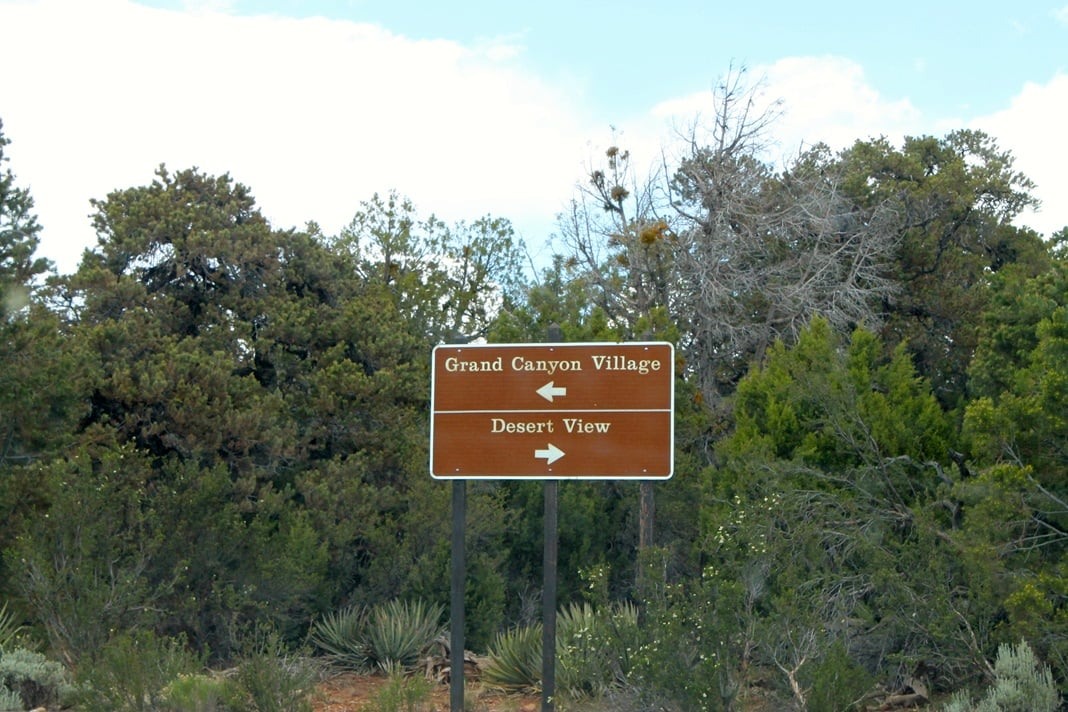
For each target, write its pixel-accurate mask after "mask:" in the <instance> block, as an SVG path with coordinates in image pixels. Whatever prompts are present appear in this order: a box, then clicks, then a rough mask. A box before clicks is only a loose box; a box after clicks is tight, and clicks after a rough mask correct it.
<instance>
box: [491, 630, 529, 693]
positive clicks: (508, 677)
mask: <svg viewBox="0 0 1068 712" xmlns="http://www.w3.org/2000/svg"><path fill="white" fill-rule="evenodd" d="M541 631H542V628H541V625H530V626H521V627H518V628H511V629H509V630H506V631H504V632H501V633H498V634H497V635H496V636H495V637H494V639H493V645H492V646H490V650H489V662H487V663H486V666H485V667H484V668H483V670H482V682H483V683H485V684H486V685H487V686H489V687H493V688H497V689H500V690H504V691H506V692H529V691H533V690H537V689H539V688H540V686H541V638H542V633H541Z"/></svg>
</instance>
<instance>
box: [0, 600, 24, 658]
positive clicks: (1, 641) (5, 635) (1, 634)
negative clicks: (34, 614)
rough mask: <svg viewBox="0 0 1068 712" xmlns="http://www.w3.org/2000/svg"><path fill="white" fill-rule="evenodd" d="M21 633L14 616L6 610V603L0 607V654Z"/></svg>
mask: <svg viewBox="0 0 1068 712" xmlns="http://www.w3.org/2000/svg"><path fill="white" fill-rule="evenodd" d="M20 631H22V626H21V625H19V624H18V622H16V620H15V614H13V613H11V612H9V611H8V610H7V603H4V605H2V606H0V652H3V651H4V650H6V649H7V647H8V646H9V645H11V643H12V642H13V641H14V640H15V636H16V635H18V634H19V632H20Z"/></svg>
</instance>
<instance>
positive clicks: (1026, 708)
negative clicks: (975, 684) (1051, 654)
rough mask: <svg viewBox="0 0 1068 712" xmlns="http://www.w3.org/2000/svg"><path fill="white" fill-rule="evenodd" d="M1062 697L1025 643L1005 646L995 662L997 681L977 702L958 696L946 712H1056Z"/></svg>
mask: <svg viewBox="0 0 1068 712" xmlns="http://www.w3.org/2000/svg"><path fill="white" fill-rule="evenodd" d="M1060 702H1061V697H1060V695H1059V694H1058V692H1057V687H1056V685H1055V684H1054V682H1053V675H1052V673H1051V672H1050V669H1049V667H1048V666H1046V665H1044V664H1043V663H1041V661H1039V660H1038V659H1037V658H1036V657H1035V654H1034V651H1033V650H1032V649H1031V646H1029V645H1028V644H1027V642H1026V641H1020V643H1019V644H1016V645H1009V644H1002V645H1000V646H999V647H998V655H997V659H996V660H995V661H994V681H993V683H992V684H991V685H990V687H989V688H987V690H986V692H985V694H983V695H982V696H981V697H980V698H979V699H978V700H975V701H973V700H972V697H971V696H970V695H968V693H966V692H958V693H956V694H955V695H954V696H953V699H952V700H951V701H950V702H949V703H948V704H946V705H945V706H944V707H943V708H942V709H943V712H1054V710H1057V709H1059V707H1060Z"/></svg>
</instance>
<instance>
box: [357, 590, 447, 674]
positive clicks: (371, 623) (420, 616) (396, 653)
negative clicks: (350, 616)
mask: <svg viewBox="0 0 1068 712" xmlns="http://www.w3.org/2000/svg"><path fill="white" fill-rule="evenodd" d="M444 612H445V609H444V607H442V606H440V605H436V604H431V603H427V602H425V601H422V600H416V601H406V600H399V599H393V600H391V601H387V602H386V603H383V604H380V605H378V606H375V607H374V608H373V609H372V610H371V611H370V613H369V615H368V617H367V633H366V635H367V648H368V652H369V654H370V660H371V662H372V663H373V664H374V665H376V666H378V667H379V668H381V669H382V670H389V669H391V668H393V667H397V666H399V667H400V668H401V669H404V670H410V669H412V668H413V667H414V666H415V665H417V664H418V663H419V661H420V658H421V656H422V655H423V654H425V652H426V651H427V649H428V648H429V647H430V645H431V644H432V643H433V642H434V640H435V639H437V638H438V637H439V636H441V635H443V634H444V628H443V627H442V624H441V619H442V616H443V615H444Z"/></svg>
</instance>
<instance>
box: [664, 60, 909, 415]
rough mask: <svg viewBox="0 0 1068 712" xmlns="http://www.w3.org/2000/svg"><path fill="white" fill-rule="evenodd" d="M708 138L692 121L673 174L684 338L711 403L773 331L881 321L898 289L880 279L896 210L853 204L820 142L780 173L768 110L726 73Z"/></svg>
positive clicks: (793, 333) (790, 333) (791, 334)
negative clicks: (817, 320)
mask: <svg viewBox="0 0 1068 712" xmlns="http://www.w3.org/2000/svg"><path fill="white" fill-rule="evenodd" d="M717 99H718V104H717V106H716V115H715V117H714V123H713V126H712V127H711V129H710V132H709V135H708V136H707V139H706V138H705V137H704V136H702V135H700V134H699V133H698V131H697V130H696V128H695V129H694V131H693V132H692V133H691V135H690V137H689V141H688V142H689V148H688V152H687V155H686V156H685V157H684V158H683V159H682V161H681V162H680V164H679V166H678V168H677V170H676V171H675V172H674V174H673V176H672V180H671V197H672V204H673V205H674V206H675V209H676V210H678V211H679V214H680V215H681V216H682V218H683V219H684V222H683V223H682V224H680V225H679V227H678V249H677V251H676V256H675V263H676V265H677V270H678V276H677V279H678V284H679V285H680V294H679V296H678V298H677V304H676V308H675V313H677V314H679V315H680V318H681V319H683V320H684V326H682V327H681V329H682V331H683V333H684V334H685V337H684V338H683V341H682V343H683V344H684V345H685V351H686V353H687V355H688V359H689V362H690V363H691V364H693V366H692V367H693V368H695V369H696V375H697V377H698V379H699V381H700V383H701V386H702V390H703V392H704V393H705V395H706V397H708V398H709V399H710V402H713V401H714V400H716V399H718V398H720V397H722V396H723V395H725V394H727V393H729V392H730V391H731V390H732V389H733V386H734V384H735V383H736V382H737V380H738V379H739V378H740V377H741V375H742V374H744V372H745V370H746V368H747V367H748V364H749V363H750V361H751V360H753V359H759V358H760V357H761V356H762V354H763V352H764V349H766V348H767V347H768V346H770V345H771V344H772V343H773V342H774V341H775V340H776V339H777V338H785V339H788V340H793V339H796V338H797V335H798V333H799V332H800V330H801V329H802V328H803V327H804V325H805V324H806V323H807V322H808V320H809V318H810V317H811V316H812V315H814V314H818V315H822V316H824V317H825V318H826V319H828V320H829V322H830V324H832V325H833V326H834V327H835V328H836V329H838V330H839V331H841V332H842V333H849V332H850V331H851V330H852V329H853V328H855V327H856V326H858V325H862V326H868V327H875V326H877V325H878V323H879V305H880V303H881V301H882V300H883V299H885V298H887V296H888V295H889V294H890V293H892V292H893V291H894V288H895V286H894V284H893V282H892V281H891V280H890V279H888V278H887V276H886V275H885V266H886V265H887V263H888V262H889V260H890V258H891V256H892V254H893V248H894V245H895V242H896V240H897V229H896V220H897V217H896V215H895V214H894V213H893V211H891V210H888V209H887V207H886V206H885V205H883V204H881V203H880V202H878V201H872V202H871V203H870V204H869V205H867V206H860V205H857V204H856V203H855V202H854V201H853V200H851V199H850V198H849V196H848V195H847V194H846V192H845V176H844V175H843V171H842V169H841V167H840V166H838V165H836V162H835V161H834V160H833V158H832V156H831V155H830V153H829V151H828V150H827V148H826V147H825V146H816V147H814V148H813V149H811V150H809V151H807V152H805V153H803V154H801V155H800V156H798V157H797V158H796V159H794V161H793V162H792V164H791V165H789V166H788V167H787V168H786V169H784V170H783V171H781V172H775V171H773V170H772V168H771V166H770V165H768V164H767V163H766V162H765V160H764V158H763V156H764V150H765V144H764V132H765V130H766V129H767V127H768V126H769V124H770V123H771V122H772V121H773V120H774V118H775V114H774V112H773V110H772V109H769V110H766V111H760V110H759V108H758V104H757V100H756V95H755V92H754V91H753V90H751V89H746V88H745V87H744V86H743V85H742V83H741V77H740V76H735V77H733V78H729V79H728V80H727V81H726V82H725V83H724V84H723V85H722V86H721V87H720V88H719V91H718V94H717Z"/></svg>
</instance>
